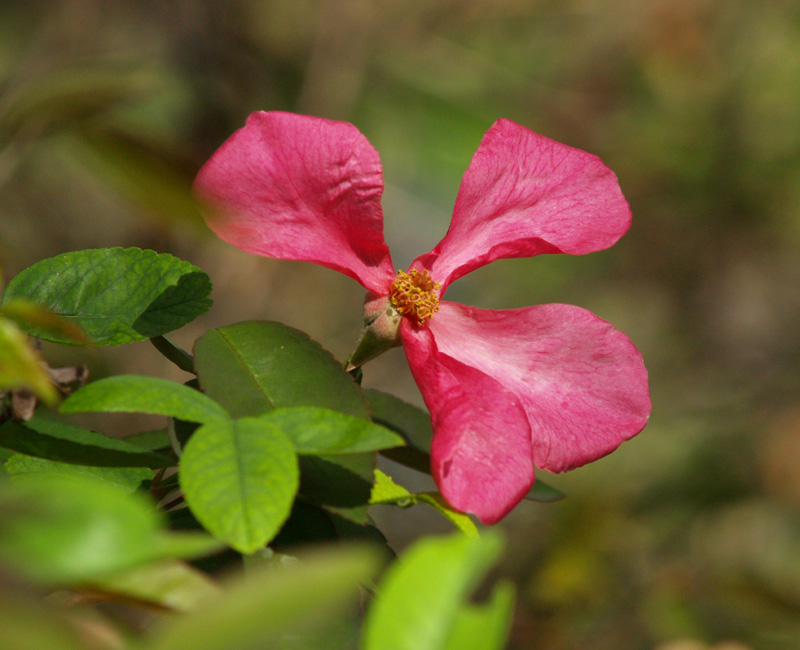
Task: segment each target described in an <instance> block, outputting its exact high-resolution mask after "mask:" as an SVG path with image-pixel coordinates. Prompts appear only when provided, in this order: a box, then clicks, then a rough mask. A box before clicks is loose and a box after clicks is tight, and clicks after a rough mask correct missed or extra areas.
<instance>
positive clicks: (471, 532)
mask: <svg viewBox="0 0 800 650" xmlns="http://www.w3.org/2000/svg"><path fill="white" fill-rule="evenodd" d="M369 502H370V503H371V504H372V505H380V504H395V505H399V506H403V507H406V506H410V505H414V504H416V503H426V504H428V505H429V506H432V507H434V508H436V509H437V510H438V511H439V512H440V513H441V514H442V515H444V516H445V517H446V518H447V519H449V520H450V522H451V523H453V524H454V525H455V526H456V528H458V529H459V530H460V531H461V532H462V533H463V534H464V535H466V536H467V537H478V529H477V527H476V526H475V524H474V523H473V522H472V519H470V518H469V516H467V515H465V514H464V513H463V512H459V511H458V510H455V509H454V508H453V507H452V506H451V505H450V504H449V503H447V501H445V500H444V497H442V495H441V494H439V493H438V492H417V493H414V492H409V491H408V490H407V489H406V488H404V487H403V486H402V485H398V484H397V483H395V482H394V481H393V480H392V479H391V477H389V476H387V475H386V474H384V473H383V472H381V471H380V470H379V469H376V470H375V485H374V486H373V488H372V494H371V495H370V501H369Z"/></svg>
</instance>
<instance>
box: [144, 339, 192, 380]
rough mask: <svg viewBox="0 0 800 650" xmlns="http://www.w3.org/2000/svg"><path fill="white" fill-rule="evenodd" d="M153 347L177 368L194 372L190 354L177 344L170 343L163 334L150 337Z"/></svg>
mask: <svg viewBox="0 0 800 650" xmlns="http://www.w3.org/2000/svg"><path fill="white" fill-rule="evenodd" d="M150 343H152V344H153V347H154V348H155V349H156V350H158V351H159V352H160V353H161V354H163V355H164V357H166V358H167V359H169V360H170V361H172V363H174V364H175V365H176V366H178V368H180V369H181V370H185V371H186V372H191V373H194V359H192V355H191V354H189V353H188V352H186V351H185V350H181V349H180V348H179V347H178V346H177V345H175V344H174V343H171V342H170V341H169V340H167V339H166V338H165V337H163V336H154V337H153V338H151V339H150Z"/></svg>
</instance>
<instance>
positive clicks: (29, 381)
mask: <svg viewBox="0 0 800 650" xmlns="http://www.w3.org/2000/svg"><path fill="white" fill-rule="evenodd" d="M14 389H24V390H28V391H30V392H32V393H33V394H35V395H37V396H39V397H40V398H42V399H43V400H45V401H46V402H47V403H49V404H54V403H55V402H56V401H57V399H58V393H57V392H56V389H55V387H54V386H53V384H52V382H51V381H50V377H49V376H48V375H47V372H46V371H45V370H44V368H42V365H41V359H40V358H39V355H38V354H37V353H36V352H35V351H34V350H33V349H32V348H31V346H30V345H29V343H28V339H27V337H26V336H25V334H23V333H22V332H21V331H20V330H19V328H18V327H17V326H16V325H15V324H14V323H13V322H11V321H10V320H7V319H6V318H3V316H2V314H0V393H2V392H3V391H7V390H14Z"/></svg>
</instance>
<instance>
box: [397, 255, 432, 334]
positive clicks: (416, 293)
mask: <svg viewBox="0 0 800 650" xmlns="http://www.w3.org/2000/svg"><path fill="white" fill-rule="evenodd" d="M438 290H439V283H438V282H434V281H433V280H432V279H431V277H430V276H429V275H428V272H427V271H417V270H416V269H411V270H410V271H409V272H408V273H406V272H404V271H398V272H397V277H396V278H395V279H394V282H393V283H392V289H391V291H390V292H389V300H391V302H392V304H393V305H394V307H395V309H396V310H397V311H398V312H400V313H401V314H403V315H404V316H414V317H416V319H417V323H418V324H419V325H422V324H423V323H424V322H425V321H426V320H428V319H429V318H430V317H431V316H433V315H434V314H435V313H436V312H437V311H439V297H438V296H437V295H436V292H437V291H438Z"/></svg>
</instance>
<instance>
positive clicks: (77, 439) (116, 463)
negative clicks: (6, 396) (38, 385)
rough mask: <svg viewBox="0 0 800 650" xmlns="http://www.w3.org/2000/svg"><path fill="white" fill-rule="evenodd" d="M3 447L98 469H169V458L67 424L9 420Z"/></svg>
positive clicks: (1, 434)
mask: <svg viewBox="0 0 800 650" xmlns="http://www.w3.org/2000/svg"><path fill="white" fill-rule="evenodd" d="M0 447H5V448H7V449H13V450H14V451H18V452H20V453H22V454H27V455H29V456H38V457H39V458H48V459H50V460H57V461H61V462H64V463H75V464H77V465H92V466H97V467H169V466H171V465H174V464H175V461H174V460H172V459H171V458H170V457H169V456H165V455H163V454H156V453H153V452H149V451H143V450H142V449H140V448H137V447H136V446H134V445H131V444H129V443H128V442H126V441H123V440H118V439H116V438H109V437H108V436H105V435H103V434H102V433H96V432H94V431H89V430H88V429H83V428H81V427H77V426H74V425H72V424H65V423H63V422H56V421H54V420H46V419H43V418H41V417H34V418H33V419H31V420H29V421H28V422H25V423H24V424H23V423H21V422H15V421H13V420H9V421H8V422H5V423H4V424H3V425H2V426H0Z"/></svg>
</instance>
